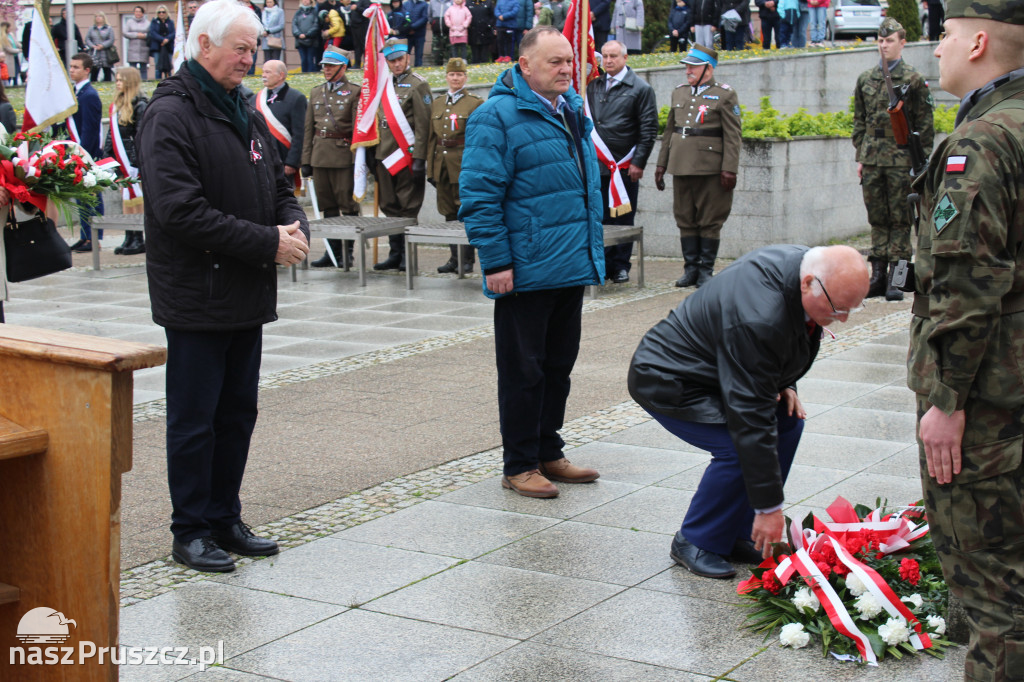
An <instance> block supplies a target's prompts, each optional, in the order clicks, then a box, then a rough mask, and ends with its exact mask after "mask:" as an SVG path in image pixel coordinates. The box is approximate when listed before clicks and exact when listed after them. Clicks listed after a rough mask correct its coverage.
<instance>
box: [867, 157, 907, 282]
mask: <svg viewBox="0 0 1024 682" xmlns="http://www.w3.org/2000/svg"><path fill="white" fill-rule="evenodd" d="M860 184H861V191H862V192H863V193H864V205H865V206H867V209H868V223H869V224H870V225H871V254H870V255H871V258H872V259H873V260H880V261H882V262H884V263H891V262H895V261H898V260H900V259H901V258H906V259H909V258H910V256H911V254H912V251H911V248H910V207H909V206H908V204H907V195H908V194H910V169H909V168H900V167H889V166H867V165H865V166H864V170H863V172H862V173H861V181H860Z"/></svg>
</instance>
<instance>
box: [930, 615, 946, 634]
mask: <svg viewBox="0 0 1024 682" xmlns="http://www.w3.org/2000/svg"><path fill="white" fill-rule="evenodd" d="M927 621H928V627H929V628H931V630H932V632H934V633H935V634H937V635H944V634H946V619H945V618H943V617H942V616H928V618H927Z"/></svg>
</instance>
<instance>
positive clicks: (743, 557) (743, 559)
mask: <svg viewBox="0 0 1024 682" xmlns="http://www.w3.org/2000/svg"><path fill="white" fill-rule="evenodd" d="M729 561H736V562H738V563H741V564H760V563H761V562H762V561H764V557H763V556H761V553H760V552H758V551H757V550H756V549H754V543H753V542H751V541H750V540H737V541H736V544H735V545H733V546H732V551H731V552H730V553H729Z"/></svg>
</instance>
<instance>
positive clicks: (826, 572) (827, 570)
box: [816, 561, 832, 580]
mask: <svg viewBox="0 0 1024 682" xmlns="http://www.w3.org/2000/svg"><path fill="white" fill-rule="evenodd" d="M816 565H817V567H818V570H819V571H821V574H822V575H823V576H825V579H826V580H827V579H828V577H829V576H830V575H832V567H831V566H829V565H828V564H827V563H825V562H824V561H819V562H817V564H816Z"/></svg>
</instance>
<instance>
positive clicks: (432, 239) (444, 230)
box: [405, 220, 469, 289]
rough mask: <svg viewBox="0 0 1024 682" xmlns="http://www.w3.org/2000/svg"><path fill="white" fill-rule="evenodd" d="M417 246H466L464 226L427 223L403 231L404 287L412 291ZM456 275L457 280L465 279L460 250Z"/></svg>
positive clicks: (417, 262)
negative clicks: (457, 276)
mask: <svg viewBox="0 0 1024 682" xmlns="http://www.w3.org/2000/svg"><path fill="white" fill-rule="evenodd" d="M418 244H448V245H456V246H468V245H469V237H467V236H466V226H465V225H463V224H462V223H460V222H458V221H456V220H453V221H451V222H445V223H427V224H425V225H411V226H409V227H408V228H406V230H405V286H406V288H407V289H412V278H413V277H415V276H416V273H417V272H418V268H419V254H418V252H417V250H416V247H417V245H418ZM457 251H458V256H457V257H456V258H457V260H458V264H459V267H458V270H457V272H458V275H459V279H465V275H464V274H463V272H462V249H458V250H457Z"/></svg>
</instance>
